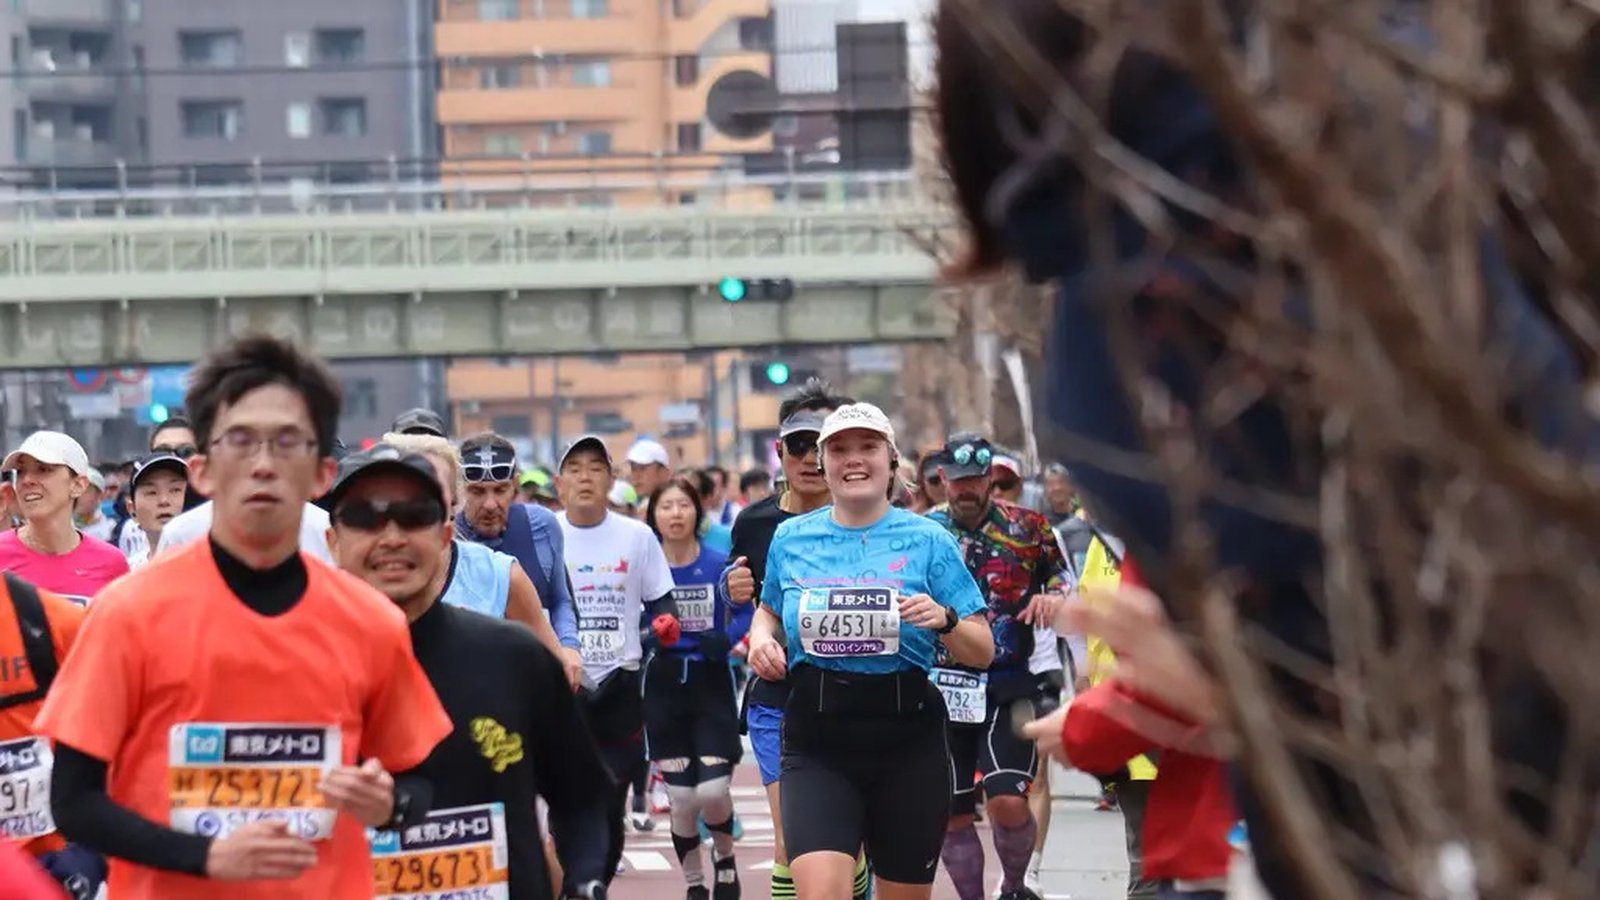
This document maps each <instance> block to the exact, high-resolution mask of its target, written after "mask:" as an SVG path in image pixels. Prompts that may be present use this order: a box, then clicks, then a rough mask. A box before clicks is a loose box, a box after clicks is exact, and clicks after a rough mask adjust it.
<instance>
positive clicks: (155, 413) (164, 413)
mask: <svg viewBox="0 0 1600 900" xmlns="http://www.w3.org/2000/svg"><path fill="white" fill-rule="evenodd" d="M170 418H172V411H171V410H169V409H167V405H166V404H165V403H152V404H150V422H151V423H152V424H155V425H160V424H161V423H162V422H165V421H166V420H168V419H170Z"/></svg>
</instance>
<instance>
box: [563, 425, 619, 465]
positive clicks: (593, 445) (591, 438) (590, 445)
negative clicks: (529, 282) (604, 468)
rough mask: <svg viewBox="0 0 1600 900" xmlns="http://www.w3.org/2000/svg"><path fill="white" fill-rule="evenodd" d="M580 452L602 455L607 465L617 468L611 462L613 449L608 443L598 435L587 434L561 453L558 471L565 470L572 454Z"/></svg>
mask: <svg viewBox="0 0 1600 900" xmlns="http://www.w3.org/2000/svg"><path fill="white" fill-rule="evenodd" d="M579 450H593V451H595V452H596V453H599V454H600V457H601V458H602V459H604V460H605V461H606V465H608V466H611V467H612V468H613V469H614V468H616V466H617V464H616V463H615V462H613V461H612V460H611V448H609V447H607V446H606V442H605V441H603V440H601V439H600V436H599V435H597V434H586V435H584V436H583V437H581V438H578V439H577V440H575V441H573V442H572V443H570V444H568V445H567V449H565V450H563V451H561V461H560V462H558V463H556V471H558V472H559V471H560V470H561V469H563V468H565V467H566V465H567V458H568V457H570V456H571V455H572V454H574V453H577V452H578V451H579Z"/></svg>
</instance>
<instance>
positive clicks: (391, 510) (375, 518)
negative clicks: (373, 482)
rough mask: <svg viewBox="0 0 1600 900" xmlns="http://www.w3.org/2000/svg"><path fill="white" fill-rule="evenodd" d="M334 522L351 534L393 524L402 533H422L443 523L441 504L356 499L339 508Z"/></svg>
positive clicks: (426, 501) (429, 501) (431, 501)
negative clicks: (397, 526)
mask: <svg viewBox="0 0 1600 900" xmlns="http://www.w3.org/2000/svg"><path fill="white" fill-rule="evenodd" d="M334 521H336V522H338V523H339V524H340V525H342V526H344V527H345V528H349V529H351V530H353V531H368V532H372V531H382V530H384V529H385V528H388V527H389V523H390V522H393V523H394V524H396V525H399V526H400V530H401V531H421V530H422V529H424V528H432V527H434V526H436V525H440V524H443V522H444V504H442V503H440V502H439V501H437V500H434V499H432V498H429V499H426V500H400V501H396V502H393V503H391V502H389V501H386V500H355V501H352V502H350V503H347V504H345V505H344V506H341V507H339V510H338V512H337V513H335V514H334Z"/></svg>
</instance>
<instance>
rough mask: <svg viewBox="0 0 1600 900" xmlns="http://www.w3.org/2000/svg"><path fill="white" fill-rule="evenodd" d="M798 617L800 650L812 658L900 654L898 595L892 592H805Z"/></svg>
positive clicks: (879, 589)
mask: <svg viewBox="0 0 1600 900" xmlns="http://www.w3.org/2000/svg"><path fill="white" fill-rule="evenodd" d="M799 613H800V646H801V647H802V648H803V649H804V650H805V651H806V652H807V653H809V654H811V655H812V656H815V657H818V658H823V657H833V658H837V657H843V656H894V655H896V654H897V653H899V652H900V592H899V591H897V590H895V589H893V588H885V587H852V588H841V587H834V588H807V589H806V590H805V592H804V593H802V594H801V595H800V609H799Z"/></svg>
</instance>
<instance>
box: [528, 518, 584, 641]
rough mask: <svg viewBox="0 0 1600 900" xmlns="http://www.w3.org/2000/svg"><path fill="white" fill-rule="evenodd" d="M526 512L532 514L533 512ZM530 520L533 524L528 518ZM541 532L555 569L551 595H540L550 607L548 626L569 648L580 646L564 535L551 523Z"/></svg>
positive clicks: (548, 608)
mask: <svg viewBox="0 0 1600 900" xmlns="http://www.w3.org/2000/svg"><path fill="white" fill-rule="evenodd" d="M528 515H529V516H530V517H531V516H532V515H533V513H532V512H529V513H528ZM529 524H530V525H531V524H532V521H531V518H530V521H529ZM543 532H544V539H545V540H547V541H549V542H550V550H551V554H552V556H553V559H552V560H551V568H552V569H554V571H553V572H551V573H550V596H548V597H543V598H541V599H542V600H543V601H544V608H545V609H547V610H549V611H550V627H551V628H554V629H555V632H556V639H557V640H558V641H560V642H561V646H563V647H566V648H567V649H568V650H577V649H579V647H580V645H579V643H578V611H577V607H576V606H575V605H574V604H573V602H572V575H571V574H570V573H569V572H568V571H567V539H566V536H565V535H564V534H562V533H561V527H560V526H559V525H555V524H551V525H550V526H548V527H546V528H544V529H543Z"/></svg>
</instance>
